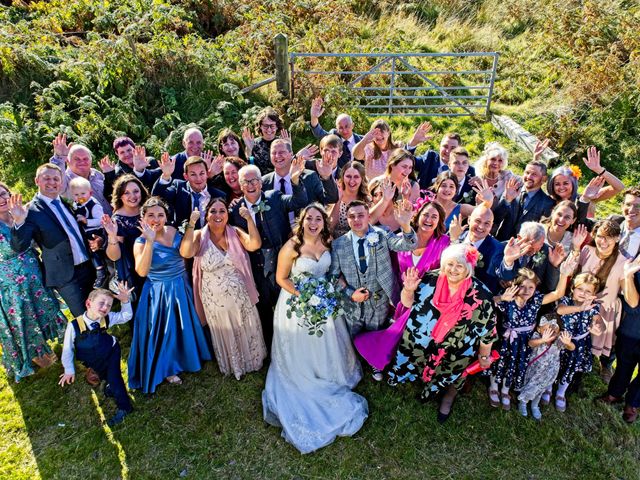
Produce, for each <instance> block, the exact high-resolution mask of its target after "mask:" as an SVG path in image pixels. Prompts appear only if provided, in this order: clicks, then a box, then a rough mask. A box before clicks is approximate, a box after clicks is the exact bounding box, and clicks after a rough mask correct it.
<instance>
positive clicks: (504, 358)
mask: <svg viewBox="0 0 640 480" xmlns="http://www.w3.org/2000/svg"><path fill="white" fill-rule="evenodd" d="M543 297H544V295H543V294H542V293H540V292H536V293H534V294H533V297H531V298H530V299H529V300H528V301H527V303H525V304H524V306H523V307H522V308H518V305H517V304H516V302H515V300H512V301H510V302H498V305H497V307H498V309H499V310H500V311H501V312H503V314H504V324H503V326H504V329H505V332H504V334H503V336H502V339H501V340H500V359H499V360H498V361H497V362H496V363H495V364H494V366H493V374H494V375H495V377H496V382H497V383H498V384H499V385H500V386H502V382H503V381H504V382H505V383H504V385H505V386H507V387H511V388H513V389H514V390H520V389H521V388H522V386H523V385H524V374H525V373H526V371H527V361H528V359H529V353H530V348H529V339H530V338H531V335H532V334H533V331H534V329H535V326H536V320H537V318H538V311H539V310H540V307H541V306H542V298H543Z"/></svg>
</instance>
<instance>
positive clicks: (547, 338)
mask: <svg viewBox="0 0 640 480" xmlns="http://www.w3.org/2000/svg"><path fill="white" fill-rule="evenodd" d="M555 337H556V336H555V332H554V331H553V328H551V327H548V328H545V329H544V331H543V332H542V341H543V342H544V343H551V342H552V341H553V340H555Z"/></svg>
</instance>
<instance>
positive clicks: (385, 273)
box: [330, 200, 418, 337]
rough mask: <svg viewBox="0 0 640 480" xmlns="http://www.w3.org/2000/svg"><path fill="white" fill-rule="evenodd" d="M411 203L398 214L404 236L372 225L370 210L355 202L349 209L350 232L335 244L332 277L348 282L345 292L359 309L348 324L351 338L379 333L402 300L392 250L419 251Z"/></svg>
mask: <svg viewBox="0 0 640 480" xmlns="http://www.w3.org/2000/svg"><path fill="white" fill-rule="evenodd" d="M412 213H413V212H412V206H411V204H410V203H409V202H406V203H405V205H403V207H402V208H401V209H399V210H397V211H396V219H397V221H398V223H399V224H400V227H401V228H402V234H398V235H396V234H394V233H392V232H388V231H386V230H383V229H381V228H378V227H374V226H371V225H369V208H368V206H367V204H366V203H364V202H362V201H359V200H355V201H353V202H351V203H350V204H349V205H348V207H347V221H348V223H349V227H350V228H351V230H350V231H349V232H347V233H346V234H345V235H343V236H342V237H339V238H337V239H335V240H334V241H333V244H332V250H331V269H330V274H331V275H335V276H339V277H340V278H341V279H342V280H343V281H344V282H345V283H346V292H347V294H348V295H349V296H350V297H351V300H353V301H354V302H355V303H356V309H355V311H354V312H352V313H351V314H349V315H347V316H346V318H345V321H346V323H347V327H348V328H349V333H350V334H351V337H354V336H355V335H356V334H357V333H358V332H360V331H362V330H380V329H381V328H383V327H384V326H385V325H386V323H387V319H388V318H389V309H390V307H392V306H394V305H395V304H396V303H397V302H398V300H399V297H400V288H399V285H398V279H397V277H396V275H395V272H394V270H393V267H392V266H391V256H390V254H389V251H390V250H393V251H396V252H398V251H410V250H413V249H414V248H416V246H417V242H418V241H417V238H416V234H415V232H414V231H413V229H412V228H411V226H410V221H411V216H412Z"/></svg>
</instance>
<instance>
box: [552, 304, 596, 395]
mask: <svg viewBox="0 0 640 480" xmlns="http://www.w3.org/2000/svg"><path fill="white" fill-rule="evenodd" d="M559 302H560V304H561V305H568V306H573V305H574V303H573V300H572V299H571V298H569V297H562V298H561V299H560V301H559ZM599 314H600V306H599V305H595V306H594V307H593V308H591V309H590V310H587V311H586V312H576V313H572V314H569V315H561V316H560V319H561V321H562V324H561V328H562V329H563V330H566V331H568V332H569V333H570V334H571V341H572V342H573V343H574V344H575V346H576V348H575V349H574V350H573V351H570V350H564V351H563V352H562V354H561V355H560V374H559V376H558V383H561V384H562V383H571V380H573V375H574V374H575V373H576V372H590V371H591V367H592V366H593V355H592V353H591V333H590V332H589V327H590V326H591V321H592V320H593V317H594V315H599Z"/></svg>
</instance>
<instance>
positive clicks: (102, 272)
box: [93, 268, 107, 288]
mask: <svg viewBox="0 0 640 480" xmlns="http://www.w3.org/2000/svg"><path fill="white" fill-rule="evenodd" d="M106 284H107V269H106V268H99V269H98V270H96V281H95V282H93V288H103V287H104V286H105V285H106Z"/></svg>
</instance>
